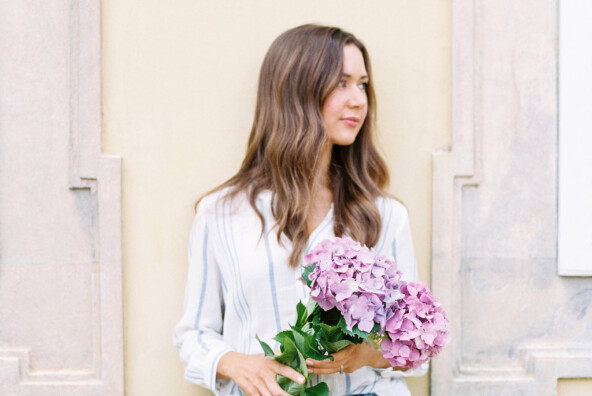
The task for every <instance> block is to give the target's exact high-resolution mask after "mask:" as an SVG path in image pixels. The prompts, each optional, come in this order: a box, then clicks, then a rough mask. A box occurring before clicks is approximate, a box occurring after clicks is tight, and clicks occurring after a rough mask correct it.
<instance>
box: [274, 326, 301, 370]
mask: <svg viewBox="0 0 592 396" xmlns="http://www.w3.org/2000/svg"><path fill="white" fill-rule="evenodd" d="M273 339H274V340H276V341H277V342H279V343H280V351H281V354H280V355H278V356H276V357H275V360H277V361H278V362H281V363H287V364H289V365H290V367H292V368H295V367H297V366H298V364H299V362H298V361H297V360H298V348H296V344H294V335H293V334H292V331H291V330H286V331H282V332H280V333H278V334H277V335H276V336H275V337H274V338H273Z"/></svg>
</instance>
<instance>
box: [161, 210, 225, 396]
mask: <svg viewBox="0 0 592 396" xmlns="http://www.w3.org/2000/svg"><path fill="white" fill-rule="evenodd" d="M202 204H203V202H202ZM202 204H200V207H201V206H202ZM206 218H207V216H206V214H205V213H204V211H203V210H202V209H201V208H198V211H197V214H196V217H195V220H194V221H193V225H192V227H191V233H190V237H189V249H188V250H189V251H188V259H189V260H188V261H189V269H188V274H187V284H186V287H185V297H184V302H183V316H182V318H181V320H180V322H179V323H178V324H177V326H176V327H175V331H174V333H173V344H174V345H175V347H176V348H177V349H178V350H179V355H180V358H181V362H182V363H183V366H184V367H185V379H186V380H187V381H189V382H192V383H195V384H198V385H201V386H204V387H207V388H209V389H211V390H213V391H214V392H216V393H217V390H219V387H220V386H221V385H222V384H223V382H224V381H228V380H218V381H216V368H217V365H218V361H219V360H220V357H221V356H222V355H223V354H224V353H226V352H228V351H230V350H231V347H230V346H229V345H228V344H227V343H225V342H224V341H223V338H222V326H223V315H224V312H223V311H224V305H223V304H224V300H223V294H222V286H221V282H220V273H219V268H218V264H217V262H216V258H215V255H214V249H213V242H214V241H213V238H212V232H211V231H212V230H211V229H210V224H208V222H207V220H206ZM217 385H218V387H217Z"/></svg>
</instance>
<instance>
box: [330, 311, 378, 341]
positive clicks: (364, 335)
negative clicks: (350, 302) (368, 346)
mask: <svg viewBox="0 0 592 396" xmlns="http://www.w3.org/2000/svg"><path fill="white" fill-rule="evenodd" d="M376 325H377V324H376V323H375V324H374V327H376ZM339 327H341V331H343V332H344V333H345V334H347V335H350V336H353V337H359V338H361V339H363V340H367V339H368V337H369V336H370V333H367V332H365V331H362V330H360V329H358V325H355V326H354V327H353V328H352V329H351V331H349V330H348V329H347V324H346V323H345V318H344V317H343V316H342V317H341V318H340V319H339ZM372 330H374V328H373V329H372Z"/></svg>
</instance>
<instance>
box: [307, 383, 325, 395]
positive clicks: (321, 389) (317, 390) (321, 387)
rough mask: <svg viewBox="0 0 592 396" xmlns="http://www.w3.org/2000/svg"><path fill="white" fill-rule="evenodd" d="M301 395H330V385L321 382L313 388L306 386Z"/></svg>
mask: <svg viewBox="0 0 592 396" xmlns="http://www.w3.org/2000/svg"><path fill="white" fill-rule="evenodd" d="M300 396H329V387H328V386H327V384H326V383H324V382H320V383H318V384H316V385H315V386H313V387H312V388H306V389H305V390H304V392H302V393H301V394H300Z"/></svg>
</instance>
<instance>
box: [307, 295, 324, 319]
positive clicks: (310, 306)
mask: <svg viewBox="0 0 592 396" xmlns="http://www.w3.org/2000/svg"><path fill="white" fill-rule="evenodd" d="M320 308H321V307H320V306H319V304H317V302H316V301H315V300H313V299H312V297H311V298H309V299H308V302H307V303H306V318H307V319H308V318H309V317H310V316H311V315H312V314H313V313H314V312H315V311H316V310H318V309H320Z"/></svg>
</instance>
